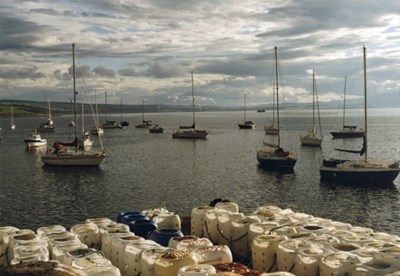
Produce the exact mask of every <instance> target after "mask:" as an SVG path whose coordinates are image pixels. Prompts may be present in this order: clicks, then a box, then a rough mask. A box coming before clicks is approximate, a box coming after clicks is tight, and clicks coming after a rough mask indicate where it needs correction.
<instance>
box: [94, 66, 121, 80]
mask: <svg viewBox="0 0 400 276" xmlns="http://www.w3.org/2000/svg"><path fill="white" fill-rule="evenodd" d="M92 71H93V73H95V74H96V75H98V76H100V77H106V78H113V77H115V72H114V70H112V69H108V68H106V67H104V66H97V67H96V68H94V69H93V70H92Z"/></svg>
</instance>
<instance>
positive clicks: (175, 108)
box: [0, 92, 400, 117]
mask: <svg viewBox="0 0 400 276" xmlns="http://www.w3.org/2000/svg"><path fill="white" fill-rule="evenodd" d="M368 103H369V106H370V107H381V108H384V107H398V108H400V93H399V92H394V93H392V94H388V95H386V96H385V97H380V98H379V99H378V100H377V99H376V97H375V99H374V98H373V97H370V98H369V101H368ZM11 105H13V107H14V110H13V112H14V116H15V117H35V116H47V112H48V103H47V102H37V101H19V100H0V117H9V116H10V114H11V110H10V109H11ZM342 105H343V102H342V101H330V102H323V103H320V105H319V106H320V109H337V108H338V107H340V106H342ZM346 105H347V106H348V107H349V108H351V107H357V108H359V107H362V106H363V100H362V99H355V100H348V101H346ZM80 106H81V104H79V107H78V108H79V109H80ZM84 106H85V113H87V114H90V113H91V112H92V111H91V110H92V109H93V110H94V109H95V107H94V106H93V105H92V106H90V105H89V104H85V105H84ZM280 106H281V109H306V108H310V107H311V103H282V104H281V105H280ZM159 108H160V109H159V111H160V112H190V111H191V107H190V106H188V105H163V104H161V105H160V107H159ZM257 109H265V110H272V104H267V105H253V106H251V107H247V110H248V111H251V110H254V111H257ZM98 110H99V113H100V114H104V113H105V112H106V106H105V104H98ZM142 110H143V106H142V105H141V104H138V105H122V106H121V105H120V104H108V105H107V112H108V113H110V114H120V113H121V112H122V113H142ZM201 110H202V111H238V110H243V107H242V106H216V105H215V106H214V105H213V106H211V105H208V106H206V105H202V106H201ZM145 112H146V113H155V112H157V105H155V104H154V105H152V104H148V105H146V106H145ZM51 113H52V115H53V116H59V115H68V114H72V104H71V103H70V102H51Z"/></svg>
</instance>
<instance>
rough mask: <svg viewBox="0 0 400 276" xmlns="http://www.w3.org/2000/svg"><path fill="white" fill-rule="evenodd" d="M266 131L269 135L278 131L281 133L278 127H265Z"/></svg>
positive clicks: (276, 133)
mask: <svg viewBox="0 0 400 276" xmlns="http://www.w3.org/2000/svg"><path fill="white" fill-rule="evenodd" d="M264 131H265V134H268V135H278V133H279V129H277V128H267V127H266V128H264Z"/></svg>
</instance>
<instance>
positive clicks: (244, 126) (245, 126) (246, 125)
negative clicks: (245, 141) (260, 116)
mask: <svg viewBox="0 0 400 276" xmlns="http://www.w3.org/2000/svg"><path fill="white" fill-rule="evenodd" d="M243 118H244V120H243V123H239V124H238V126H239V128H240V129H252V128H255V127H256V124H255V123H253V122H252V121H247V120H246V93H244V117H243Z"/></svg>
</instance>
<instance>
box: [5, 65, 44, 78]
mask: <svg viewBox="0 0 400 276" xmlns="http://www.w3.org/2000/svg"><path fill="white" fill-rule="evenodd" d="M44 77H45V75H44V74H42V73H41V72H39V69H38V68H37V67H31V68H19V69H8V68H0V78H1V79H9V80H13V79H31V80H34V79H40V78H44Z"/></svg>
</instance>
